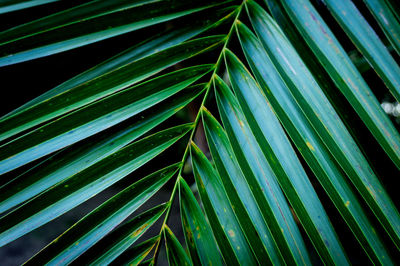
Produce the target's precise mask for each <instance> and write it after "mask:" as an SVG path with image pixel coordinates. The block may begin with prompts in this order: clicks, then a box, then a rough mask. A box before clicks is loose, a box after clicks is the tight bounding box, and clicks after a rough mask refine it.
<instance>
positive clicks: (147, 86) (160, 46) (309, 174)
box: [0, 0, 400, 265]
mask: <svg viewBox="0 0 400 266" xmlns="http://www.w3.org/2000/svg"><path fill="white" fill-rule="evenodd" d="M50 2H57V0H53V1H41V0H31V1H20V0H7V1H3V2H2V3H0V13H7V12H11V11H15V10H19V9H23V8H28V7H32V6H36V5H44V4H47V3H50ZM364 2H365V5H366V6H367V7H368V9H369V11H370V12H371V14H372V16H373V17H374V18H375V19H376V22H377V25H379V27H380V28H381V29H378V28H377V27H372V26H370V25H369V22H367V20H366V19H365V18H364V16H363V14H362V13H360V12H359V9H358V7H357V6H355V5H354V4H353V2H352V1H351V0H340V1H337V0H325V1H324V4H325V5H326V6H327V9H328V10H329V11H330V14H331V15H332V16H333V17H334V18H335V20H336V21H337V22H338V24H339V25H340V27H341V28H342V29H343V31H344V32H345V34H346V35H347V36H348V38H349V39H350V40H351V41H352V42H353V43H354V45H355V46H356V48H357V49H358V50H359V51H360V52H361V54H362V55H363V56H364V57H365V58H366V60H367V61H368V63H369V64H370V66H371V67H372V68H373V69H374V70H375V71H376V73H377V74H378V75H379V77H380V78H381V79H382V81H383V82H384V84H385V85H386V87H387V89H388V90H389V91H390V93H391V94H392V95H393V97H394V98H395V99H396V100H397V101H399V100H400V67H399V66H398V64H397V62H396V61H395V59H394V58H393V56H394V57H396V56H398V55H400V44H399V36H400V21H399V13H398V10H397V9H396V3H395V2H391V1H385V0H375V1H373V0H364ZM314 4H315V3H314ZM359 4H360V5H361V3H359ZM324 19H325V18H323V17H322V16H321V15H320V14H319V13H318V11H317V10H316V9H315V7H314V6H313V4H312V3H311V2H309V0H282V1H279V0H264V1H254V0H244V1H239V0H237V1H235V0H226V1H214V0H206V1H204V0H202V1H200V0H192V1H179V0H129V1H127V0H124V1H122V0H92V1H88V2H86V3H83V4H80V5H77V6H74V7H72V8H69V9H66V10H64V11H61V12H58V13H54V14H52V15H49V16H46V17H43V18H40V19H38V20H34V21H32V22H29V23H26V24H22V25H20V26H16V27H13V28H10V29H8V30H5V31H3V32H1V33H0V55H1V57H0V66H2V67H7V66H8V65H12V64H16V63H22V62H24V61H28V60H33V59H36V58H40V57H45V56H50V55H53V54H56V53H60V52H63V51H67V50H70V49H73V48H77V47H81V46H84V45H88V44H91V43H94V42H98V41H101V40H104V39H107V38H111V37H114V36H117V35H121V34H124V33H128V32H132V31H135V30H140V29H143V28H145V27H150V26H152V25H156V24H161V23H170V25H172V27H171V28H170V29H168V30H166V31H165V32H161V33H159V34H156V35H154V36H151V37H150V38H148V39H146V40H143V41H142V42H140V43H139V44H136V45H135V46H133V47H131V48H129V49H128V50H126V51H124V52H122V53H120V54H118V55H116V56H114V57H112V58H110V59H108V60H107V61H104V62H103V63H101V64H99V65H97V66H94V67H93V68H91V69H89V70H87V71H85V72H83V73H81V74H79V75H77V76H75V77H73V78H71V79H69V80H67V81H65V82H64V83H62V84H60V85H58V86H57V87H55V88H53V89H51V90H49V91H47V92H46V93H44V94H42V95H40V96H39V97H37V98H35V99H33V100H31V101H30V102H28V103H26V104H24V105H22V106H21V107H19V108H17V109H15V110H13V111H12V112H10V113H8V114H6V115H4V116H3V117H2V118H1V119H0V141H1V142H0V144H1V146H0V173H1V174H3V175H4V176H5V175H6V174H7V175H11V176H12V174H13V173H18V174H14V176H13V178H11V179H10V180H9V181H4V182H2V184H3V185H2V186H1V187H0V212H1V213H2V214H3V216H2V217H1V218H0V244H1V246H4V245H6V244H8V243H10V242H12V241H14V240H16V239H17V238H19V237H21V236H23V235H25V234H27V233H29V232H31V231H32V230H35V229H36V228H38V227H40V226H42V225H44V224H46V223H49V222H50V221H51V220H53V219H55V218H56V217H58V216H61V215H63V214H64V213H66V212H68V211H69V210H71V209H73V208H75V207H76V206H78V205H80V204H81V203H83V202H85V201H87V200H88V199H90V198H92V197H94V196H95V195H97V194H98V193H100V192H102V191H104V190H105V189H107V188H109V187H110V186H112V185H113V184H116V183H117V182H118V181H121V180H122V179H124V178H125V177H127V176H128V175H130V174H131V173H132V172H134V171H135V170H136V169H138V168H140V167H142V166H143V165H144V164H146V163H148V162H150V161H151V160H152V159H153V158H155V157H156V156H158V155H159V154H161V153H163V152H164V151H165V150H167V149H169V148H170V147H171V146H173V145H174V144H175V143H184V144H185V145H184V146H185V148H184V149H183V150H181V149H179V147H177V146H176V145H174V146H173V147H174V149H175V153H177V154H180V155H179V157H180V158H181V159H180V162H176V163H174V164H171V165H169V166H167V167H165V168H162V167H161V169H160V167H159V166H156V165H154V166H153V168H154V171H153V173H151V174H150V175H148V176H146V177H143V178H140V179H139V180H138V181H137V182H133V183H131V184H130V185H126V187H124V188H123V189H122V190H121V191H120V192H119V193H117V194H116V195H114V196H113V197H112V198H110V199H109V200H107V201H105V202H104V203H102V204H101V205H100V206H98V207H97V208H95V209H94V210H92V211H91V212H90V213H88V214H87V215H86V216H84V217H83V218H82V219H81V220H79V221H78V222H77V223H76V224H74V225H73V226H72V227H71V228H69V229H68V230H67V231H65V232H64V233H63V234H62V235H60V236H59V237H58V238H56V239H55V240H53V241H52V242H51V243H50V244H49V245H48V246H46V247H45V248H44V249H42V250H41V251H40V252H38V253H37V254H36V255H34V256H33V257H32V258H31V259H30V260H28V261H27V264H32V265H38V264H44V263H49V264H67V263H72V264H82V263H83V264H87V263H93V264H99V263H100V264H110V263H111V264H126V263H133V264H138V263H140V262H143V261H142V260H143V259H145V258H146V257H147V258H150V259H149V260H147V261H145V262H143V263H146V264H152V263H155V262H156V260H157V257H158V254H159V252H160V250H161V249H162V248H164V247H165V249H166V254H167V257H168V261H169V263H170V264H177V265H181V264H182V265H183V264H188V265H190V264H213V265H221V264H227V265H236V264H246V265H252V264H270V263H273V264H294V263H296V264H303V265H304V264H310V263H311V262H312V261H314V259H313V258H312V257H311V255H310V246H309V244H308V243H312V245H313V248H314V249H315V250H316V252H317V253H318V255H319V257H320V259H321V260H322V261H323V262H324V263H326V264H342V265H345V264H349V263H350V260H349V255H348V254H347V251H346V250H345V249H344V248H343V243H341V241H340V238H339V236H338V234H339V235H340V232H339V231H337V230H335V228H334V226H333V225H332V223H331V222H330V218H332V217H330V218H329V217H328V214H327V212H326V211H325V209H326V206H323V204H324V205H325V202H324V201H322V200H321V199H320V197H321V196H320V195H317V192H316V190H315V187H316V186H320V187H322V188H323V190H324V191H325V193H326V195H328V197H329V200H330V201H331V203H333V205H334V206H335V208H336V209H337V211H338V213H340V215H341V219H343V220H344V221H345V223H346V225H347V227H348V228H349V229H350V231H351V232H352V234H353V235H354V237H355V238H356V239H357V241H358V244H359V245H360V246H361V247H362V249H363V250H364V251H365V254H366V255H367V256H368V258H369V259H370V260H371V262H373V263H377V264H386V265H390V264H393V263H394V261H393V255H394V256H398V251H399V248H400V215H399V212H398V210H397V208H396V206H395V205H394V203H393V202H392V200H391V198H390V197H389V195H388V194H387V192H386V191H385V188H384V186H383V184H382V182H381V180H380V178H379V177H378V175H377V173H376V171H375V168H376V163H375V162H371V160H368V158H367V157H366V156H365V154H364V151H363V147H362V145H360V144H359V142H358V140H357V138H356V136H355V135H354V132H353V125H352V120H351V119H352V117H351V116H349V112H352V113H354V114H355V115H356V116H357V119H360V120H361V121H362V123H363V124H364V125H365V127H366V128H367V129H368V130H369V132H370V133H371V134H372V136H373V137H374V138H375V141H376V142H377V143H378V144H379V145H380V149H382V150H383V151H384V153H385V156H386V157H387V159H388V160H389V158H390V160H391V164H393V165H394V166H395V167H397V170H396V175H397V176H398V174H399V172H398V170H399V169H400V135H399V132H398V131H397V129H396V128H395V126H394V125H393V124H392V121H391V120H390V118H389V117H388V116H387V114H386V113H385V112H384V111H383V109H382V108H381V106H380V104H379V102H378V100H377V99H376V97H375V96H374V93H373V92H372V91H371V89H370V87H369V85H368V84H367V82H366V81H365V80H364V78H363V77H362V75H361V73H360V71H359V70H358V69H357V68H356V66H355V63H354V62H353V61H352V60H351V59H350V57H349V56H348V53H347V52H346V51H345V49H344V48H343V46H342V44H341V42H339V41H341V38H337V37H336V36H335V34H334V33H333V31H332V30H331V29H330V28H329V26H328V24H326V22H325V21H324ZM188 21H189V22H190V23H187V22H188ZM374 23H375V22H374ZM376 30H382V32H383V33H384V35H385V36H386V38H387V40H386V39H385V40H383V38H382V37H381V38H379V37H378V35H377V33H376V32H375V31H376ZM235 42H236V43H238V44H239V45H235V44H234V43H235ZM388 46H389V47H392V48H393V54H391V53H390V52H389V50H388ZM210 54H211V55H214V56H209V55H210ZM215 55H216V56H215ZM202 57H204V58H206V60H208V61H207V62H204V60H200V58H202ZM210 58H212V60H210ZM192 59H193V60H192ZM199 62H201V63H199ZM22 64H23V63H22ZM178 64H179V65H178ZM182 65H183V67H182ZM174 66H175V68H173V67H174ZM340 97H342V98H340ZM340 99H345V101H344V102H343V101H342V100H340ZM195 101H199V102H200V106H199V107H198V109H197V110H196V112H195V117H194V119H193V121H192V122H190V123H187V124H180V125H176V126H173V127H170V128H166V126H165V123H164V121H166V120H167V119H169V118H170V117H172V116H174V115H175V114H176V113H177V112H178V111H180V110H182V109H184V108H185V107H186V106H188V105H189V104H191V103H192V102H195ZM210 110H211V111H210ZM127 121H128V122H129V123H127ZM196 130H204V133H205V136H206V139H207V143H208V147H207V148H206V150H209V151H210V154H211V159H208V157H207V156H206V153H207V152H204V150H205V147H198V146H201V145H200V144H199V143H195V132H196ZM201 148H202V149H201ZM202 150H203V151H202ZM187 162H191V165H192V168H191V169H192V173H193V175H194V180H195V184H196V186H190V183H189V184H188V183H187V182H190V180H192V179H190V174H188V173H187V171H185V170H184V169H185V165H188V164H187ZM185 163H186V164H185ZM35 164H36V165H35ZM24 167H25V168H24ZM21 168H22V169H28V170H26V171H23V172H22V173H21V171H19V172H18V169H21ZM309 170H311V171H309ZM168 182H170V183H172V184H173V186H172V190H171V194H170V200H169V201H167V202H165V203H163V204H161V205H159V206H155V207H154V208H152V209H148V210H146V211H143V212H140V213H139V214H137V215H136V216H135V217H134V218H132V219H127V218H128V217H130V216H131V214H132V213H133V212H134V211H136V210H137V209H138V208H139V207H140V206H142V205H143V204H144V203H145V202H146V201H147V200H148V199H149V198H150V197H152V196H153V195H155V194H156V193H157V191H158V190H160V189H161V188H162V187H163V186H164V185H165V184H166V183H168ZM316 183H318V184H316ZM193 188H195V190H196V191H198V194H199V195H200V199H199V200H196V198H195V195H194V194H193V192H192V190H193ZM177 199H179V209H180V217H181V221H182V227H183V231H184V235H185V243H181V242H180V241H179V240H178V239H177V237H176V236H175V234H176V232H174V226H173V225H171V224H169V217H170V215H171V210H172V208H174V207H175V205H174V204H173V203H174V202H175V201H176V200H177ZM371 214H372V215H371ZM160 217H163V218H162V220H161V221H162V225H161V228H160V231H159V234H158V235H155V236H154V237H153V238H150V239H148V240H146V241H144V242H141V243H140V244H137V240H138V239H139V237H140V236H141V235H142V234H143V233H144V232H145V231H146V230H147V229H148V228H150V227H151V226H152V225H153V224H154V223H155V222H156V221H157V220H159V219H160ZM372 220H373V221H372ZM375 221H379V223H377V222H375ZM376 227H379V230H378V229H376ZM171 228H172V229H171ZM377 232H380V233H377ZM162 243H165V246H164V245H162ZM149 254H150V255H149Z"/></svg>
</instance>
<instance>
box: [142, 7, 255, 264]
mask: <svg viewBox="0 0 400 266" xmlns="http://www.w3.org/2000/svg"><path fill="white" fill-rule="evenodd" d="M246 1H247V0H244V1H243V2H242V3H241V4H240V5H239V6H238V8H237V10H236V12H237V14H236V16H235V18H234V20H233V23H232V26H231V27H230V29H229V32H228V34H227V35H226V38H225V42H224V46H223V47H222V49H221V52H220V54H219V56H218V59H217V62H216V63H215V68H214V71H213V73H212V74H211V78H210V80H209V81H208V83H207V84H206V86H205V88H206V92H205V94H204V97H203V100H202V102H201V104H200V107H199V109H198V111H197V114H196V118H195V120H194V126H193V129H192V131H191V132H190V137H189V141H188V143H187V145H186V148H185V152H184V153H183V157H182V161H181V167H180V168H179V172H178V175H177V178H176V180H175V184H174V187H173V189H172V192H171V197H170V199H169V201H168V207H167V210H166V213H165V217H164V221H163V224H162V226H161V229H160V233H159V235H161V234H162V233H163V231H164V229H165V225H166V224H167V223H168V220H169V217H170V213H171V206H172V204H173V201H174V200H175V195H176V190H177V187H178V184H179V181H180V179H181V178H182V170H183V168H184V165H185V162H186V160H187V158H188V156H189V149H190V143H191V142H192V140H193V137H194V135H195V133H196V131H197V127H198V125H199V122H200V117H201V115H200V113H201V109H202V108H203V107H204V105H205V103H206V101H207V98H208V95H209V94H210V90H211V89H210V88H211V84H212V82H213V81H214V78H215V76H216V75H217V71H218V70H219V66H220V63H221V60H222V57H223V56H224V51H225V49H226V47H227V46H228V43H229V40H230V39H231V36H232V33H233V31H234V28H235V25H236V22H237V20H238V19H239V16H240V13H241V11H242V9H243V5H244V4H245V2H246ZM160 243H161V237H160V238H159V240H158V241H157V244H156V249H155V251H154V255H153V259H152V261H151V263H150V265H154V264H155V263H156V262H157V257H158V253H159V252H160Z"/></svg>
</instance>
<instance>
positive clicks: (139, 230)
mask: <svg viewBox="0 0 400 266" xmlns="http://www.w3.org/2000/svg"><path fill="white" fill-rule="evenodd" d="M147 225H148V224H147V223H146V224H144V225H142V226H141V227H140V228H139V229H138V230H136V231H135V232H133V234H132V235H131V238H134V237H136V236H138V235H139V234H140V233H141V232H142V231H143V230H144V229H145V228H146V227H147Z"/></svg>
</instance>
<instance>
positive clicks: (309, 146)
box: [306, 141, 315, 151]
mask: <svg viewBox="0 0 400 266" xmlns="http://www.w3.org/2000/svg"><path fill="white" fill-rule="evenodd" d="M306 144H307V147H308V148H309V149H310V150H312V151H315V149H314V146H313V145H311V143H310V142H308V141H307V142H306Z"/></svg>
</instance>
